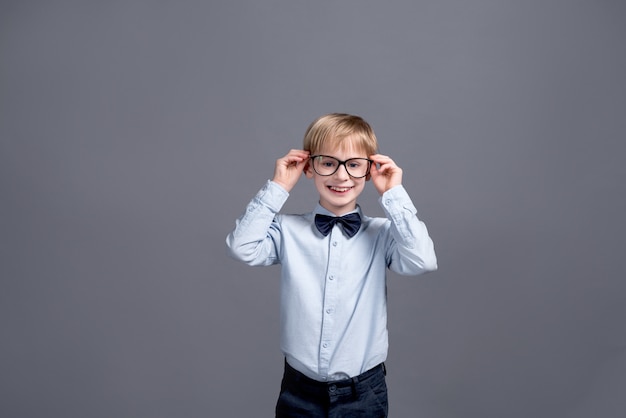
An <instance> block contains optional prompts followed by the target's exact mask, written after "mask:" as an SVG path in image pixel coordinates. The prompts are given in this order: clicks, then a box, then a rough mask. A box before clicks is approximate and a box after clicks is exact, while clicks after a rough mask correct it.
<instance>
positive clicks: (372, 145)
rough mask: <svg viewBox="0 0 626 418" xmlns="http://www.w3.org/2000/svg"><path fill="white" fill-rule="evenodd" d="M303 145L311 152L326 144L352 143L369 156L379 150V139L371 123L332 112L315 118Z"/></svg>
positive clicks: (341, 144) (352, 116) (305, 135)
mask: <svg viewBox="0 0 626 418" xmlns="http://www.w3.org/2000/svg"><path fill="white" fill-rule="evenodd" d="M303 145H304V150H305V151H309V152H310V153H311V154H315V153H317V152H319V151H320V150H321V149H322V148H324V147H326V146H330V147H332V148H333V149H336V148H340V147H348V146H350V145H352V146H355V147H357V148H360V149H363V150H364V151H365V152H366V153H367V155H368V156H369V155H371V154H375V153H376V152H377V151H378V141H377V139H376V135H375V134H374V130H373V129H372V127H371V126H370V125H369V123H367V122H366V121H365V120H364V119H363V118H361V117H360V116H355V115H349V114H346V113H330V114H328V115H324V116H320V117H319V118H317V119H316V120H314V121H313V122H312V123H311V124H310V125H309V127H308V128H307V130H306V133H305V134H304V144H303Z"/></svg>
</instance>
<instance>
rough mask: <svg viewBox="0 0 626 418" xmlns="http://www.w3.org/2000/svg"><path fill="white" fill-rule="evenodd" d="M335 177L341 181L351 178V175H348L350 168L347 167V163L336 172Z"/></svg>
mask: <svg viewBox="0 0 626 418" xmlns="http://www.w3.org/2000/svg"><path fill="white" fill-rule="evenodd" d="M335 177H337V178H338V179H341V180H348V179H349V178H350V174H349V173H348V168H347V167H346V163H342V164H341V165H340V167H339V168H337V171H335Z"/></svg>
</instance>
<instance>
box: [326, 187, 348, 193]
mask: <svg viewBox="0 0 626 418" xmlns="http://www.w3.org/2000/svg"><path fill="white" fill-rule="evenodd" d="M330 189H331V190H334V191H336V192H347V191H348V190H350V187H335V186H330Z"/></svg>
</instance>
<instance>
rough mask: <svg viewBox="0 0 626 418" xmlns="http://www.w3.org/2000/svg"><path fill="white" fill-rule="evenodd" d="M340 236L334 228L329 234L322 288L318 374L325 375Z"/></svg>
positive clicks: (330, 339)
mask: <svg viewBox="0 0 626 418" xmlns="http://www.w3.org/2000/svg"><path fill="white" fill-rule="evenodd" d="M335 234H341V230H340V229H339V228H334V229H333V231H331V233H330V246H329V250H328V271H327V274H326V284H325V287H324V306H323V311H322V334H321V337H322V338H321V346H320V365H319V367H320V372H321V374H327V373H328V370H329V365H330V364H329V363H330V358H331V357H332V351H333V350H334V341H333V333H334V319H333V316H334V315H333V313H334V309H335V305H336V303H337V291H338V289H337V286H338V283H337V282H338V281H337V274H338V272H339V271H340V266H341V241H340V239H338V238H336V237H334V235H335Z"/></svg>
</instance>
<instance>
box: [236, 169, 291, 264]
mask: <svg viewBox="0 0 626 418" xmlns="http://www.w3.org/2000/svg"><path fill="white" fill-rule="evenodd" d="M288 197H289V193H288V192H287V191H286V190H285V189H283V188H282V187H281V186H279V185H278V184H277V183H274V182H273V181H271V180H268V181H267V183H266V184H265V186H264V187H263V188H262V189H261V190H259V192H258V193H257V194H256V196H254V198H253V199H252V200H251V201H250V203H248V206H246V210H245V212H244V213H243V215H241V216H240V217H239V218H238V219H237V221H236V222H235V229H234V230H233V231H232V232H231V233H230V234H228V236H227V237H226V245H227V246H228V248H229V250H230V254H231V255H232V256H233V257H234V258H236V259H238V260H240V261H243V262H245V263H247V264H249V265H251V266H256V265H259V266H267V265H271V264H276V263H278V262H279V261H280V260H279V248H280V236H281V234H280V223H279V222H278V220H277V214H278V211H280V209H281V208H282V206H283V205H284V204H285V202H286V201H287V198H288Z"/></svg>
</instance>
